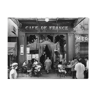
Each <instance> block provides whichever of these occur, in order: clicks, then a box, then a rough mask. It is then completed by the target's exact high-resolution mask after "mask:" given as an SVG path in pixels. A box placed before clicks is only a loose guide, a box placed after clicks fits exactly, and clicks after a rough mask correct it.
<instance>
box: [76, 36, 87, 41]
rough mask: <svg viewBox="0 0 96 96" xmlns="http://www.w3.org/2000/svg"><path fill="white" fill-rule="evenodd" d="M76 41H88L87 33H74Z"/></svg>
mask: <svg viewBox="0 0 96 96" xmlns="http://www.w3.org/2000/svg"><path fill="white" fill-rule="evenodd" d="M75 38H76V42H88V35H75Z"/></svg>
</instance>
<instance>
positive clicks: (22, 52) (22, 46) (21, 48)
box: [20, 45, 24, 55]
mask: <svg viewBox="0 0 96 96" xmlns="http://www.w3.org/2000/svg"><path fill="white" fill-rule="evenodd" d="M20 55H24V45H20Z"/></svg>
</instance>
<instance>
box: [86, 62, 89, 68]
mask: <svg viewBox="0 0 96 96" xmlns="http://www.w3.org/2000/svg"><path fill="white" fill-rule="evenodd" d="M86 68H87V69H89V61H87V62H86Z"/></svg>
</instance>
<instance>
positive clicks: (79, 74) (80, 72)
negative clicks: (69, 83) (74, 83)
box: [74, 60, 85, 79]
mask: <svg viewBox="0 0 96 96" xmlns="http://www.w3.org/2000/svg"><path fill="white" fill-rule="evenodd" d="M74 70H76V78H77V79H84V71H85V66H84V65H83V64H82V63H81V62H80V61H79V60H78V63H77V64H76V65H75V68H74Z"/></svg>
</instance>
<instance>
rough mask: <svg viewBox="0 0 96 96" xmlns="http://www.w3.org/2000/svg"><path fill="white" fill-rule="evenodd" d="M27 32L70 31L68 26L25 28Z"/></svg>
mask: <svg viewBox="0 0 96 96" xmlns="http://www.w3.org/2000/svg"><path fill="white" fill-rule="evenodd" d="M25 29H26V30H39V29H40V30H68V26H25Z"/></svg>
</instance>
